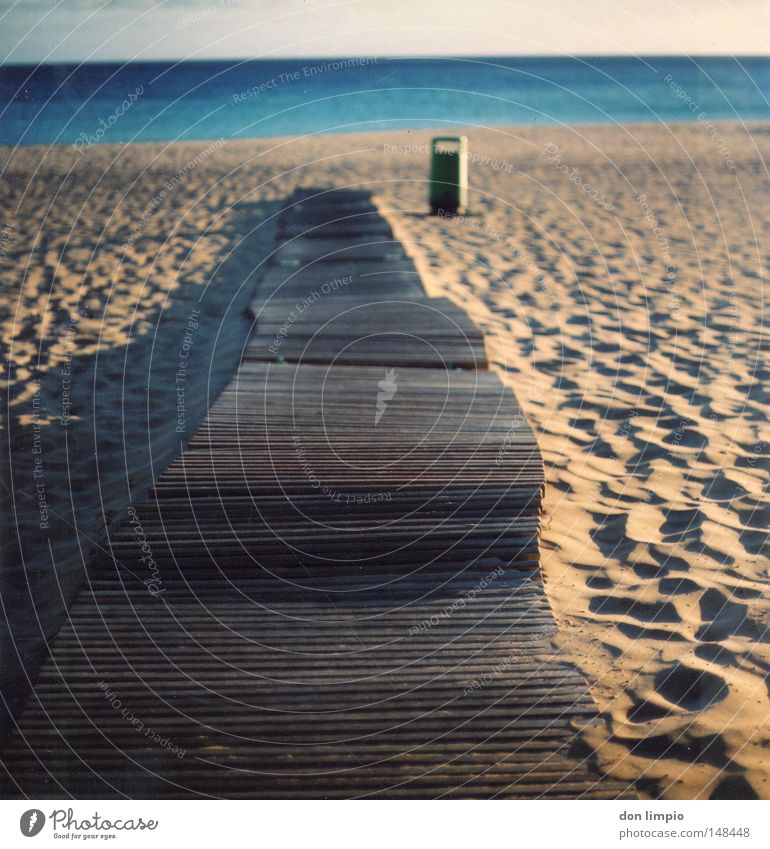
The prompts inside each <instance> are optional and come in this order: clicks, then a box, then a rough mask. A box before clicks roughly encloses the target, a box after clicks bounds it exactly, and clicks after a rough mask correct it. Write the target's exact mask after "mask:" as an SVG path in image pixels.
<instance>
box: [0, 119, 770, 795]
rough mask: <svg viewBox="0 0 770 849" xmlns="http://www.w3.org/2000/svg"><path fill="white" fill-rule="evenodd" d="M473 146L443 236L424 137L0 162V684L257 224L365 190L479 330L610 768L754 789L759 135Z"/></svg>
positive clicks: (764, 688)
mask: <svg viewBox="0 0 770 849" xmlns="http://www.w3.org/2000/svg"><path fill="white" fill-rule="evenodd" d="M467 134H468V136H469V142H470V150H471V152H472V157H473V161H472V162H471V167H470V184H471V190H470V209H469V211H468V213H467V214H466V215H462V216H459V217H456V218H452V219H449V218H435V217H430V216H428V215H426V196H427V185H426V182H425V181H426V176H427V172H428V160H429V154H428V144H429V140H430V136H431V135H432V133H429V132H426V131H419V132H416V131H401V132H393V133H383V134H377V135H343V136H331V137H313V138H308V139H272V140H250V141H238V142H221V143H220V142H200V143H190V144H174V145H171V146H164V145H159V144H158V145H154V144H153V145H132V146H130V147H129V148H126V149H121V148H119V147H115V146H103V147H95V148H91V149H90V150H88V151H87V154H86V155H85V156H81V155H79V154H77V153H75V152H74V151H73V150H72V149H70V148H52V149H44V148H26V149H20V150H17V151H15V152H11V151H10V150H5V151H0V167H2V168H3V169H4V172H3V192H2V205H3V208H2V217H0V229H1V230H2V233H3V236H2V238H3V243H2V248H3V251H2V255H1V261H0V275H1V277H2V289H1V290H0V321H1V322H2V324H1V327H2V341H3V344H4V345H5V346H7V347H8V349H9V350H10V355H11V356H10V360H11V363H12V367H11V369H10V371H8V372H7V373H6V375H5V379H6V380H7V384H8V389H7V395H6V398H7V403H6V405H5V406H6V413H7V418H8V421H7V428H8V439H9V442H10V445H11V446H12V448H13V449H14V450H15V454H14V463H13V486H14V489H15V491H16V497H15V499H14V505H15V507H16V509H17V511H18V512H17V516H16V523H17V524H18V525H19V527H20V529H21V543H20V547H21V551H19V550H18V548H19V543H18V541H14V540H13V539H8V537H7V535H6V539H5V541H4V553H5V554H6V564H5V567H4V572H3V582H4V583H3V586H4V599H5V604H6V606H8V603H9V599H10V601H11V603H10V610H11V611H12V613H13V616H12V620H13V622H14V623H15V625H14V628H15V629H16V633H17V635H18V634H19V633H21V634H22V636H23V637H24V639H21V640H19V639H17V640H16V641H15V643H16V645H17V646H19V647H21V650H22V657H21V660H19V662H18V663H17V662H13V661H14V659H15V654H14V653H13V652H11V654H9V646H8V640H7V639H6V640H5V644H4V645H3V647H4V648H5V660H4V670H5V673H6V676H7V677H12V676H14V675H18V667H19V664H21V666H22V667H24V666H26V667H32V666H34V658H35V655H36V653H38V652H39V650H40V645H41V634H42V635H44V636H45V637H50V636H51V635H52V634H53V633H55V631H56V629H57V628H58V626H59V624H60V623H61V621H62V619H63V617H64V615H65V610H66V605H67V603H68V602H69V600H70V599H71V598H72V594H73V593H74V592H75V590H76V588H77V586H78V581H79V576H80V575H81V574H82V563H83V559H84V558H86V557H87V556H88V551H89V550H90V549H91V548H92V547H93V546H94V545H97V544H100V545H103V544H105V543H104V540H105V538H106V537H105V531H104V528H105V525H106V524H108V523H110V522H112V523H115V522H118V521H121V520H122V519H124V518H125V516H126V509H127V507H128V505H129V504H130V503H131V501H132V499H136V498H137V497H138V494H139V493H141V492H143V491H144V490H146V488H147V487H148V486H149V485H150V483H151V481H152V477H153V474H156V473H157V472H158V471H159V470H160V469H161V468H162V467H163V466H164V465H165V464H166V463H167V462H168V460H169V459H170V457H171V456H173V454H174V453H176V452H177V451H178V450H179V446H180V444H183V442H184V440H185V439H186V438H189V436H191V435H192V433H193V431H194V429H195V425H196V423H197V422H198V421H200V419H201V418H202V416H203V414H204V412H205V409H206V407H207V405H208V403H209V399H210V398H211V397H213V396H214V395H215V394H216V393H217V392H218V391H219V389H221V388H222V386H223V385H224V383H225V382H226V381H227V378H228V377H229V375H230V374H231V373H232V371H233V369H234V367H235V364H236V363H237V361H238V358H239V356H240V351H241V348H242V346H243V343H244V341H245V339H246V337H247V335H248V332H249V328H250V324H249V320H248V318H247V317H246V314H245V311H244V308H245V304H246V303H247V301H248V294H249V292H250V290H251V287H252V285H253V281H254V278H255V275H256V274H258V273H259V267H260V264H261V263H262V262H263V261H264V259H265V256H266V255H267V253H268V251H269V245H270V244H271V242H272V238H273V221H272V218H271V216H272V215H273V213H274V212H275V210H276V209H277V204H278V203H279V202H280V200H281V199H282V198H285V197H286V196H287V195H289V194H290V193H291V191H292V190H293V189H294V188H295V187H296V186H310V185H317V186H322V187H328V186H350V185H352V186H361V187H363V188H367V189H370V190H371V191H373V192H374V193H375V196H376V199H377V202H378V205H379V206H380V208H381V210H382V212H383V214H384V215H385V216H386V217H387V218H388V220H389V221H390V222H391V224H392V225H393V227H394V230H395V233H396V236H397V238H399V239H401V240H403V242H404V243H405V245H406V247H407V249H408V250H409V252H410V253H411V255H412V256H413V257H414V259H415V262H416V263H417V266H418V268H419V270H420V271H421V272H422V273H423V277H424V280H425V283H426V287H427V288H428V290H429V292H430V294H433V295H446V296H448V297H450V298H452V299H453V300H454V301H456V302H457V303H458V304H460V305H461V306H462V307H463V308H464V309H465V310H467V312H468V313H469V314H470V315H471V316H472V317H473V318H474V319H475V320H476V321H477V323H478V324H479V325H480V326H482V327H483V328H484V329H485V332H486V334H487V347H488V351H489V354H490V359H491V361H492V362H493V367H494V368H495V369H496V370H497V371H498V372H499V373H500V375H501V377H502V378H503V379H504V380H505V381H506V382H507V383H508V385H510V386H511V388H512V389H513V390H514V391H515V393H516V395H517V396H518V398H519V400H520V402H521V404H522V406H523V408H524V411H525V413H526V415H527V417H528V419H529V421H530V423H531V425H532V426H533V428H534V430H535V433H536V435H537V439H538V442H539V445H540V448H541V450H542V452H543V456H544V459H545V464H546V476H547V481H548V484H547V490H546V500H545V508H544V516H543V524H544V530H543V545H542V565H543V574H544V576H545V579H546V585H547V590H548V594H549V598H550V601H551V604H552V606H553V609H554V612H555V614H556V617H557V620H558V622H559V625H560V633H559V635H558V636H557V640H558V642H559V643H560V645H561V646H562V648H563V649H564V650H566V651H567V652H568V653H569V655H570V656H571V658H572V659H573V660H574V662H575V663H576V664H577V665H578V667H579V668H580V669H581V670H582V671H583V673H584V674H585V675H586V677H587V679H588V681H589V684H590V686H591V690H592V693H593V695H594V698H595V699H596V700H597V702H598V704H599V707H600V709H601V712H602V717H603V721H602V723H601V724H600V725H598V726H594V727H591V728H587V729H585V731H584V738H585V741H586V743H587V744H588V745H589V746H590V747H591V748H592V749H593V751H594V752H595V756H596V759H597V762H598V764H599V765H600V767H601V768H602V769H604V770H605V771H607V772H608V773H610V774H612V775H614V776H616V777H620V778H623V779H625V780H627V781H629V782H635V783H636V785H637V787H638V788H639V789H640V791H641V792H642V794H643V795H647V796H659V795H662V796H664V797H667V798H670V799H686V798H727V797H737V798H753V797H755V796H758V797H761V798H770V780H769V779H770V692H769V691H770V574H769V573H768V559H767V529H768V524H769V523H768V512H769V511H768V506H767V503H768V502H767V496H766V492H767V487H768V484H770V423H769V421H770V417H769V416H768V413H769V412H770V389H768V385H767V379H768V377H769V376H770V369H769V367H768V364H767V362H766V351H767V343H766V342H765V340H764V338H763V334H764V331H763V317H764V298H763V278H764V275H765V274H766V273H767V272H768V255H769V253H768V249H769V248H770V209H768V204H767V185H768V172H767V169H766V165H765V162H766V161H767V158H768V154H770V128H768V127H767V126H766V125H763V126H760V125H751V126H749V127H743V126H740V125H738V124H717V125H707V124H706V123H704V122H694V123H692V124H687V125H675V126H672V127H667V126H657V125H635V126H624V127H609V126H607V127H598V126H597V127H576V128H564V127H542V128H509V129H502V128H499V129H494V130H469V131H467ZM194 309H195V310H199V311H200V312H198V313H193V312H192V310H194ZM191 319H192V321H191ZM192 324H195V325H196V326H195V327H194V328H193V327H192ZM185 346H187V349H186V350H187V351H188V353H189V360H190V364H189V367H188V370H187V371H186V372H185V379H184V381H183V387H184V406H185V412H184V416H183V419H182V420H181V424H182V427H183V430H182V431H181V432H179V431H178V427H179V426H180V419H179V415H178V411H177V409H176V408H177V404H178V395H177V389H178V385H177V384H176V375H177V374H178V370H179V359H180V356H179V355H180V352H181V351H182V350H185ZM37 377H39V378H40V381H41V382H40V391H39V393H38V394H36V393H37V384H36V382H35V381H36V378H37ZM66 380H69V383H65V381H66ZM148 386H149V390H148ZM67 405H69V406H67ZM62 416H65V422H66V423H63V422H62ZM38 460H39V461H40V462H38ZM41 470H42V473H41ZM41 480H42V484H43V498H44V502H45V508H46V514H45V520H46V521H45V523H46V524H48V525H49V527H46V528H41V527H40V525H41V524H42V523H43V513H42V512H41V511H42V508H41V506H40V499H39V494H38V487H39V485H40V483H41ZM36 496H37V500H36ZM4 497H6V498H7V496H4ZM49 546H50V548H49ZM52 556H53V560H54V562H55V563H56V571H55V572H54V571H53V570H52V569H51V565H50V564H51V557H52ZM33 606H34V608H35V610H34V611H33V610H32V607H33ZM6 609H8V607H7V608H6ZM9 657H10V658H11V661H12V662H9V660H8V658H9ZM6 692H7V691H6Z"/></svg>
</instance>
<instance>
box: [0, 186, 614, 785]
mask: <svg viewBox="0 0 770 849" xmlns="http://www.w3.org/2000/svg"><path fill="white" fill-rule="evenodd" d="M252 311H253V313H254V318H255V330H254V332H253V334H252V336H251V338H250V341H249V343H248V346H247V349H246V351H245V355H244V358H243V361H242V364H241V366H240V368H239V370H238V372H237V374H236V375H235V376H234V378H233V380H232V383H231V384H230V386H229V387H228V388H227V389H226V390H225V391H224V392H223V394H222V395H221V396H220V397H219V399H218V400H217V402H216V403H215V404H214V405H213V406H212V408H211V410H210V411H209V414H208V416H207V418H206V420H205V421H204V423H203V424H202V426H201V427H200V428H199V430H198V431H197V433H196V434H195V435H194V437H193V438H192V440H191V441H190V443H189V445H188V447H187V449H186V450H185V451H184V452H183V453H182V454H181V456H179V457H178V458H177V459H176V460H175V461H174V462H173V463H172V464H171V465H170V466H169V468H168V469H167V470H166V471H165V472H164V473H163V474H162V475H161V476H160V477H159V479H158V480H157V482H156V485H155V487H154V488H153V490H152V491H151V492H150V494H149V496H148V498H147V499H146V500H144V501H143V502H142V503H138V504H136V505H134V507H132V508H131V512H130V514H129V520H128V521H127V522H126V523H125V525H124V526H123V527H122V528H120V529H119V531H118V532H117V533H113V534H112V536H111V540H110V548H111V555H112V556H110V557H108V556H106V555H104V556H101V557H98V558H96V559H95V560H94V561H93V562H92V563H91V564H90V566H89V569H88V574H87V580H86V582H85V585H84V587H83V589H82V591H81V593H80V596H79V598H78V600H77V601H76V603H75V604H74V606H73V607H72V609H71V611H70V616H69V619H68V621H67V623H66V625H65V626H64V627H63V629H62V630H61V632H60V633H59V635H58V636H57V638H56V639H55V641H54V642H53V644H52V646H51V654H50V657H49V658H48V659H47V660H46V662H45V663H44V665H43V668H42V670H41V672H40V675H39V677H38V680H37V682H36V685H35V688H34V692H33V693H32V694H31V696H30V698H29V701H28V704H27V706H26V709H25V710H24V712H23V714H22V716H21V718H20V720H19V723H18V728H17V730H16V732H15V733H14V735H13V736H12V738H11V740H10V742H9V744H8V746H7V747H6V750H5V752H4V753H3V756H2V761H3V765H4V768H5V771H6V775H5V777H4V783H5V785H6V786H5V788H4V790H5V793H6V795H7V796H21V795H26V796H30V797H37V798H41V797H75V798H113V797H115V798H117V797H142V798H167V797H170V798H187V797H190V796H199V797H228V798H292V797H296V798H307V797H329V798H351V797H379V798H433V797H477V798H489V797H506V798H538V797H567V798H578V797H597V798H599V797H601V798H616V797H619V796H624V795H627V793H628V788H626V787H625V786H624V785H622V784H619V783H618V782H615V781H611V780H609V779H606V778H604V777H602V776H601V775H600V774H599V773H598V772H597V771H596V769H595V768H594V766H593V759H592V752H591V751H589V750H588V749H587V748H586V747H585V746H584V745H582V744H581V741H580V734H579V730H578V729H579V728H580V726H581V725H584V724H586V723H591V722H595V721H597V710H596V707H595V705H594V703H593V701H592V699H591V697H590V695H589V693H588V689H587V687H586V684H585V682H584V680H583V679H582V678H581V676H580V675H579V674H578V672H577V671H576V670H575V668H574V667H573V666H571V665H570V664H569V663H567V662H566V661H565V660H563V659H562V658H560V656H559V654H558V652H557V651H556V650H555V649H554V648H553V645H552V637H553V635H554V633H555V630H556V626H555V622H554V619H553V617H552V615H551V612H550V610H549V607H548V603H547V600H546V597H545V593H544V591H543V585H542V581H541V577H540V573H539V552H538V539H539V522H540V505H541V497H542V491H543V486H544V479H543V469H542V462H541V458H540V454H539V452H538V449H537V445H536V442H535V439H534V437H533V434H532V432H531V430H530V428H529V426H528V425H527V423H526V421H525V419H524V417H523V416H522V414H521V411H520V408H519V406H518V404H517V402H516V399H515V397H514V396H513V395H512V393H511V392H510V391H509V390H507V389H506V388H505V387H504V386H503V385H502V383H501V382H500V380H499V379H498V378H497V376H496V375H494V374H493V373H492V372H490V371H489V370H488V369H487V361H486V357H485V353H484V344H483V339H482V336H481V333H480V332H479V330H478V328H476V327H475V326H474V325H473V324H472V323H471V322H470V320H469V319H468V317H467V316H466V315H465V313H464V312H463V311H462V310H460V309H459V308H458V307H456V306H455V305H454V304H452V303H451V302H450V301H448V300H445V299H442V298H429V297H427V295H426V293H425V291H424V290H423V287H422V284H421V282H420V278H419V275H418V274H417V273H416V271H415V268H414V266H413V265H412V263H411V261H410V260H409V258H408V257H407V255H406V253H405V251H404V249H403V247H402V246H401V245H400V244H399V243H398V242H396V241H395V240H394V239H393V235H392V233H391V231H390V228H389V226H388V225H387V223H386V222H385V220H384V219H383V218H382V217H381V216H380V215H379V214H378V211H377V209H376V207H375V206H374V204H373V203H372V200H371V198H370V196H369V195H368V193H366V192H361V191H357V190H322V189H318V190H305V191H300V192H297V193H296V194H295V195H294V196H293V197H292V198H291V199H289V201H288V202H287V203H286V206H285V209H284V210H283V211H282V213H281V216H280V223H279V232H278V242H277V244H276V249H275V251H274V254H273V256H272V257H271V259H270V262H269V265H268V266H267V267H266V271H265V273H264V274H263V276H262V278H261V281H260V284H259V288H258V291H257V293H256V294H255V298H254V301H253V306H252ZM139 541H141V542H142V544H141V545H140V544H138V543H139ZM145 543H146V544H145ZM148 550H149V552H150V555H149V556H148Z"/></svg>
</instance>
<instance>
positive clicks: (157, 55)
mask: <svg viewBox="0 0 770 849" xmlns="http://www.w3.org/2000/svg"><path fill="white" fill-rule="evenodd" d="M769 46H770V0H527V2H523V3H522V2H515V0H0V62H2V63H20V62H40V61H77V62H81V61H85V60H103V61H104V60H121V61H122V60H129V59H145V60H146V59H182V58H185V59H193V58H200V59H211V58H249V57H253V58H259V57H273V56H371V55H385V56H393V55H399V54H409V55H435V54H443V55H517V54H519V55H520V54H525V55H526V54H554V53H555V54H573V55H575V54H576V55H585V54H629V53H632V54H690V55H693V54H714V53H724V54H744V55H745V54H766V53H768V47H769Z"/></svg>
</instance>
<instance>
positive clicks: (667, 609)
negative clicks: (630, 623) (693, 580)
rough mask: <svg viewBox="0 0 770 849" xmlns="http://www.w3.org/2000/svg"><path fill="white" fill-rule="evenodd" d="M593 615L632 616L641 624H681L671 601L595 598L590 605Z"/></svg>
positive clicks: (615, 597)
mask: <svg viewBox="0 0 770 849" xmlns="http://www.w3.org/2000/svg"><path fill="white" fill-rule="evenodd" d="M588 607H589V609H590V610H591V612H592V613H601V614H602V615H604V616H630V617H632V618H633V619H638V620H639V621H641V622H681V621H682V620H681V618H680V617H679V614H678V613H677V612H676V608H675V607H674V605H673V604H671V602H669V601H654V602H652V601H639V600H638V599H635V598H628V597H626V596H613V595H604V596H600V595H597V596H594V597H593V598H592V599H591V601H590V602H589V603H588Z"/></svg>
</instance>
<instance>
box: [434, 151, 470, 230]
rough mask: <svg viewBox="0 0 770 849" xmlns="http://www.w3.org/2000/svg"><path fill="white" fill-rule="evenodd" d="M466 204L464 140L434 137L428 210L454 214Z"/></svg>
mask: <svg viewBox="0 0 770 849" xmlns="http://www.w3.org/2000/svg"><path fill="white" fill-rule="evenodd" d="M467 205H468V139H467V137H466V136H438V137H436V138H435V139H433V142H432V144H431V160H430V210H431V212H432V213H433V214H434V215H454V214H455V213H458V212H464V211H465V208H466V207H467Z"/></svg>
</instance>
